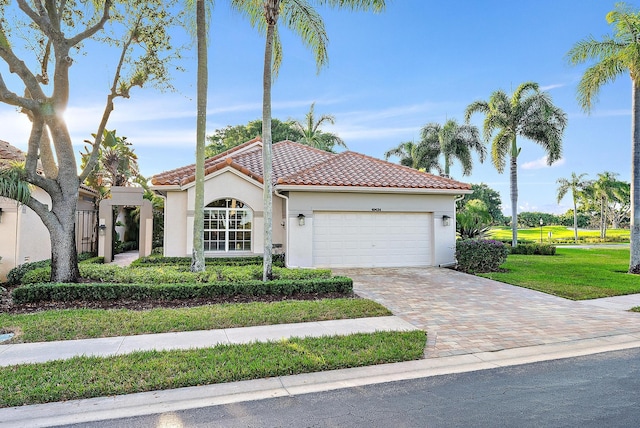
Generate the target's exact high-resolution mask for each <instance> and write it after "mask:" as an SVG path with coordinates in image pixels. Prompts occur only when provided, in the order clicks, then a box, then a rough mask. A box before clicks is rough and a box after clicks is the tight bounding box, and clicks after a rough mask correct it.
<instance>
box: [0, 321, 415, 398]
mask: <svg viewBox="0 0 640 428" xmlns="http://www.w3.org/2000/svg"><path fill="white" fill-rule="evenodd" d="M425 342H426V338H425V333H424V332H423V331H412V332H378V333H373V334H354V335H350V336H333V337H322V338H306V339H298V338H293V339H289V340H283V341H279V342H269V343H253V344H249V345H224V346H217V347H215V348H207V349H198V350H187V351H162V352H160V351H151V352H138V353H134V354H129V355H123V356H116V357H108V358H97V357H76V358H72V359H70V360H63V361H52V362H48V363H43V364H25V365H17V366H11V367H3V368H0V407H12V406H21V405H27V404H37V403H48V402H54V401H64V400H74V399H81V398H91V397H103V396H111V395H120V394H131V393H136V392H144V391H153V390H162V389H171V388H180V387H187V386H197V385H208V384H215V383H222V382H233V381H240V380H247V379H260V378H265V377H272V376H285V375H291V374H298V373H310V372H317V371H324V370H334V369H341V368H348V367H359V366H368V365H373V364H382V363H391V362H399V361H409V360H417V359H420V358H422V355H423V352H424V347H425V344H426V343H425Z"/></svg>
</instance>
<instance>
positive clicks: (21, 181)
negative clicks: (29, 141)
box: [0, 162, 31, 204]
mask: <svg viewBox="0 0 640 428" xmlns="http://www.w3.org/2000/svg"><path fill="white" fill-rule="evenodd" d="M0 196H2V197H5V198H9V199H13V200H14V201H18V202H20V203H22V204H26V203H27V202H29V199H31V184H29V183H28V182H27V181H26V172H25V169H24V162H11V163H9V164H7V165H0Z"/></svg>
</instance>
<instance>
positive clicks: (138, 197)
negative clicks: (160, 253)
mask: <svg viewBox="0 0 640 428" xmlns="http://www.w3.org/2000/svg"><path fill="white" fill-rule="evenodd" d="M143 194H144V189H142V188H140V187H118V186H114V187H112V188H111V198H110V199H103V200H102V201H100V211H99V214H98V215H99V223H98V256H100V257H104V262H105V263H111V261H112V260H113V248H112V247H111V242H112V240H111V239H112V233H113V232H112V231H113V209H112V207H113V206H118V205H125V206H138V207H140V235H139V236H140V239H139V246H138V249H139V254H140V257H146V256H148V255H150V254H151V245H152V241H153V239H152V238H153V207H152V205H151V202H150V201H148V200H146V199H144V198H143V197H142V196H143Z"/></svg>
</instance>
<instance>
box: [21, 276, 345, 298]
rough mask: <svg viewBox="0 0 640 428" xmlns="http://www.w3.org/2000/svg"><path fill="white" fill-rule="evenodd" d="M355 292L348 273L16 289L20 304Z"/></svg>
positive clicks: (69, 284)
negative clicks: (272, 278)
mask: <svg viewBox="0 0 640 428" xmlns="http://www.w3.org/2000/svg"><path fill="white" fill-rule="evenodd" d="M352 292H353V281H352V280H351V278H346V277H333V278H316V279H307V280H275V281H267V282H263V281H241V282H211V283H206V284H204V283H180V284H141V283H136V284H120V283H93V284H87V283H82V284H73V283H64V284H61V283H40V284H30V285H23V286H21V287H18V288H16V289H14V290H13V292H12V297H13V300H14V301H15V302H16V303H18V304H23V303H33V302H40V301H100V300H118V299H127V300H147V299H159V300H179V299H191V298H203V297H204V298H206V297H209V298H211V297H229V296H237V295H247V296H262V295H276V296H290V295H294V294H297V293H341V294H350V293H352Z"/></svg>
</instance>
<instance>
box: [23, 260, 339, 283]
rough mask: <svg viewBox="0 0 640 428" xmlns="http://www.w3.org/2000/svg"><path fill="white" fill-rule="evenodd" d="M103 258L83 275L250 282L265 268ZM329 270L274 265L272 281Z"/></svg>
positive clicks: (38, 274) (44, 277)
mask: <svg viewBox="0 0 640 428" xmlns="http://www.w3.org/2000/svg"><path fill="white" fill-rule="evenodd" d="M100 260H101V258H95V259H89V260H87V261H85V262H83V263H80V264H79V265H78V268H79V269H80V276H81V277H82V278H86V279H90V280H92V281H95V282H120V283H124V284H134V283H141V284H143V283H149V284H153V283H158V284H169V283H171V284H177V283H181V282H186V283H208V282H216V281H228V282H238V281H251V280H261V279H262V266H259V265H247V266H215V265H214V266H208V267H207V269H206V270H205V271H204V272H190V271H189V266H186V265H178V266H169V265H147V266H139V267H120V266H117V265H113V264H101V263H100ZM50 277H51V268H50V267H41V268H38V269H33V270H30V271H29V272H27V273H26V274H25V275H24V276H23V277H22V284H36V283H39V282H47V281H49V278H50ZM330 277H331V271H330V270H329V269H286V268H280V267H276V266H274V268H273V279H285V280H301V279H314V278H330Z"/></svg>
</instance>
